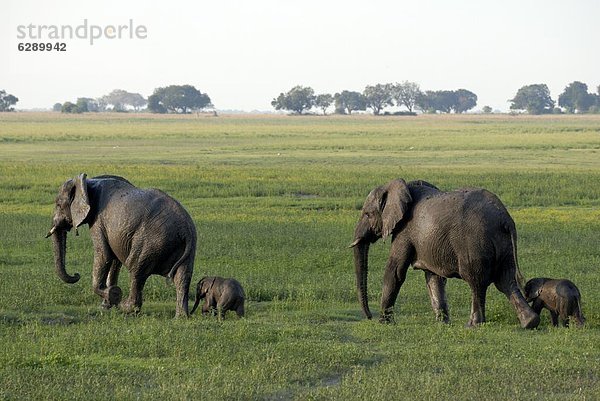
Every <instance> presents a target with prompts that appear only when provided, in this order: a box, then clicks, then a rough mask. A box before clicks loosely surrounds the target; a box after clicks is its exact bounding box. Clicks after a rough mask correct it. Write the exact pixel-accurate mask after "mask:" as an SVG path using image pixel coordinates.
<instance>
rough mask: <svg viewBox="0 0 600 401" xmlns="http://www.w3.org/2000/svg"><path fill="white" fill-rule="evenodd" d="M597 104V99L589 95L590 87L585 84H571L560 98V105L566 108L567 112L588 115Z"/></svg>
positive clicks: (576, 82) (577, 82)
mask: <svg viewBox="0 0 600 401" xmlns="http://www.w3.org/2000/svg"><path fill="white" fill-rule="evenodd" d="M594 103H596V97H595V96H594V95H593V94H591V93H588V87H587V85H586V84H584V83H583V82H579V81H575V82H571V83H570V84H569V85H568V86H567V87H566V88H565V90H564V91H563V93H561V94H560V96H558V105H559V106H560V107H564V108H565V109H566V110H567V112H569V113H574V112H575V111H577V112H579V113H587V112H588V110H589V109H590V107H592V106H593V105H594Z"/></svg>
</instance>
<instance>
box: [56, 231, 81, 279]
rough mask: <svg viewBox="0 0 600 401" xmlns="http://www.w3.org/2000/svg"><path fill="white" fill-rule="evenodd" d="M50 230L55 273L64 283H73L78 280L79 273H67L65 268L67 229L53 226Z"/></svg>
mask: <svg viewBox="0 0 600 401" xmlns="http://www.w3.org/2000/svg"><path fill="white" fill-rule="evenodd" d="M51 232H52V234H51V235H52V244H53V247H54V267H55V269H56V274H57V275H58V277H60V278H61V280H62V281H64V282H65V283H69V284H73V283H76V282H78V281H79V277H80V276H79V273H75V274H74V275H73V276H71V275H69V274H68V273H67V270H66V269H65V257H66V254H67V231H65V230H59V229H55V228H53V229H52V230H51Z"/></svg>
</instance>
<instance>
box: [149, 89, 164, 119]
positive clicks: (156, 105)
mask: <svg viewBox="0 0 600 401" xmlns="http://www.w3.org/2000/svg"><path fill="white" fill-rule="evenodd" d="M155 92H156V90H155ZM148 110H149V111H150V112H152V113H159V114H165V113H166V112H167V111H168V110H167V108H166V107H165V106H164V105H163V104H162V103H161V98H160V96H159V95H158V94H154V95H150V96H148Z"/></svg>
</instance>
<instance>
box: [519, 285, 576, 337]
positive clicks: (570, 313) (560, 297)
mask: <svg viewBox="0 0 600 401" xmlns="http://www.w3.org/2000/svg"><path fill="white" fill-rule="evenodd" d="M525 298H526V299H527V302H533V310H534V311H535V312H536V313H540V312H541V311H542V309H543V308H546V309H548V310H549V311H550V316H551V318H552V325H553V326H555V327H556V326H558V318H560V320H561V323H562V325H563V326H565V327H567V326H569V322H570V320H571V318H573V319H574V320H575V322H576V324H577V327H583V324H584V322H585V317H584V316H583V313H581V294H580V293H579V289H578V288H577V286H576V285H575V284H573V282H571V281H569V280H565V279H562V280H555V279H550V278H534V279H531V280H529V281H528V282H527V284H525Z"/></svg>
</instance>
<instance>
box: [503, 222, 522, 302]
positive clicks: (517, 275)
mask: <svg viewBox="0 0 600 401" xmlns="http://www.w3.org/2000/svg"><path fill="white" fill-rule="evenodd" d="M505 229H506V231H508V233H509V234H510V242H511V244H512V254H513V259H514V263H515V280H516V281H517V285H518V286H519V290H521V292H522V293H524V292H525V278H524V277H523V274H521V269H519V260H518V258H517V229H516V228H515V224H514V223H512V224H510V225H509V224H507V225H506V227H505Z"/></svg>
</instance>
